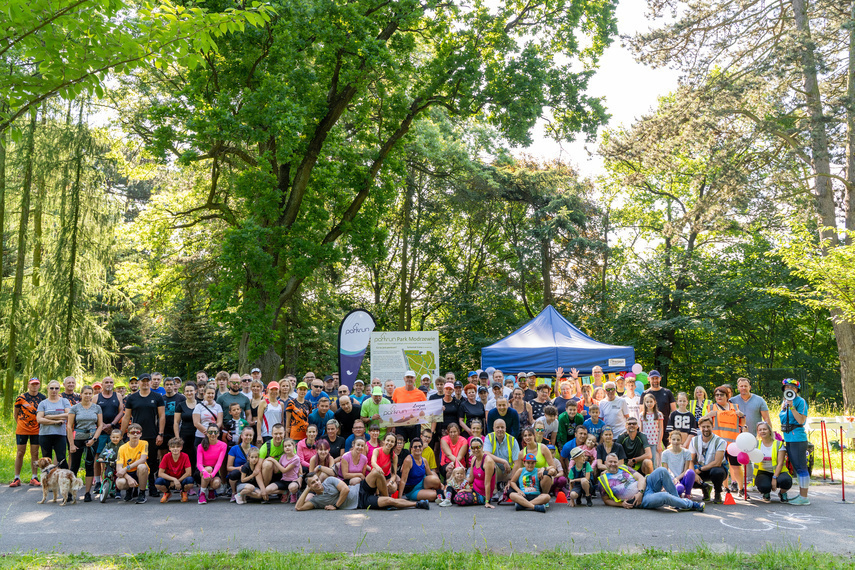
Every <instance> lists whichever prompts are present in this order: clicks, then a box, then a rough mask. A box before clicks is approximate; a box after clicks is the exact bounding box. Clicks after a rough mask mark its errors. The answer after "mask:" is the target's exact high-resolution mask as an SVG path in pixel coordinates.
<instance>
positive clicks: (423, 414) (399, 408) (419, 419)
mask: <svg viewBox="0 0 855 570" xmlns="http://www.w3.org/2000/svg"><path fill="white" fill-rule="evenodd" d="M431 422H442V399H437V400H428V401H426V402H410V403H408V404H380V427H395V426H412V425H416V424H429V423H431Z"/></svg>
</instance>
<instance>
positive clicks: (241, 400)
mask: <svg viewBox="0 0 855 570" xmlns="http://www.w3.org/2000/svg"><path fill="white" fill-rule="evenodd" d="M235 402H237V403H238V404H240V410H241V417H243V418H244V419H246V414H248V413H249V412H250V411H251V410H252V405H251V404H250V401H249V398H247V397H246V396H245V395H244V394H243V393H242V392H238V393H237V394H232V393H231V392H226V393H224V394H220V397H219V398H217V403H218V404H219V405H220V406H221V407H222V408H223V413H224V414H226V415H228V413H229V407H230V406H231V405H232V404H233V403H235Z"/></svg>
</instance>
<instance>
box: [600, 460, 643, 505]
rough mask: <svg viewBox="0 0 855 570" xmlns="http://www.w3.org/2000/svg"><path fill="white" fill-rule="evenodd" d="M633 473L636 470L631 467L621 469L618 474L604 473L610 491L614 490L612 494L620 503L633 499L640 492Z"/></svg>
mask: <svg viewBox="0 0 855 570" xmlns="http://www.w3.org/2000/svg"><path fill="white" fill-rule="evenodd" d="M625 470H626V471H625ZM633 473H635V470H633V469H632V468H631V467H622V468H619V469H618V470H617V473H609V472H608V471H605V472H604V473H603V475H604V476H605V478H606V480H607V481H608V484H609V489H611V490H612V494H614V496H615V498H616V499H617V500H618V501H626V500H628V499H631V498H632V497H633V496H634V495H635V494H636V493H637V492H638V481H636V480H635V477H633V475H632V474H633ZM637 506H641V505H637Z"/></svg>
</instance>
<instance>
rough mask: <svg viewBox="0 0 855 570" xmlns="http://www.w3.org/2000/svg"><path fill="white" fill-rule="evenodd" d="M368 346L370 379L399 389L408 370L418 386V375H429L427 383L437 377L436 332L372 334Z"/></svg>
mask: <svg viewBox="0 0 855 570" xmlns="http://www.w3.org/2000/svg"><path fill="white" fill-rule="evenodd" d="M370 346H371V348H370V350H371V378H380V380H382V381H383V382H386V380H392V381H394V382H395V384H396V385H398V386H403V385H404V373H405V372H406V371H407V370H412V371H414V372H415V373H416V386H418V385H419V381H420V379H421V377H422V374H430V377H431V379H434V378H436V377H437V376H439V332H438V331H420V332H407V331H386V332H376V331H375V332H372V333H371V345H370ZM431 384H433V382H431Z"/></svg>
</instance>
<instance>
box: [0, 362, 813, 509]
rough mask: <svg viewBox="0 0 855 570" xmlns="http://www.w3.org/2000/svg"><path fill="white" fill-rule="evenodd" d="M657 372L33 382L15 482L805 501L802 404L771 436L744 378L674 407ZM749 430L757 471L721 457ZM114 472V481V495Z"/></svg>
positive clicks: (315, 494)
mask: <svg viewBox="0 0 855 570" xmlns="http://www.w3.org/2000/svg"><path fill="white" fill-rule="evenodd" d="M648 378H649V381H650V386H649V387H648V388H646V389H644V390H640V389H639V388H641V386H640V385H637V383H636V381H635V380H634V379H633V378H631V377H630V378H626V377H624V376H623V375H617V376H616V378H615V380H607V377H606V375H604V374H603V371H602V369H601V368H600V367H594V369H593V371H592V372H591V375H590V378H586V379H583V378H581V377H580V376H579V373H578V371H577V370H575V369H571V370H570V373H569V374H568V375H565V374H564V370H563V369H561V368H559V369H557V370H556V371H555V376H554V380H553V378H546V379H544V378H539V377H538V375H537V374H535V373H534V372H528V373H519V374H517V375H510V374H505V373H503V372H502V371H500V370H493V369H489V368H488V369H487V370H484V371H481V370H478V371H473V372H470V373H469V374H468V375H467V379H466V382H465V383H464V382H463V381H461V380H458V379H457V377H456V375H455V374H454V373H452V372H449V373H447V374H446V375H445V376H442V377H437V378H431V376H429V375H427V374H424V375H422V377H421V378H420V379H419V380H418V381H417V379H416V374H415V373H414V372H413V371H408V372H407V373H406V374H405V376H404V378H403V385H402V386H397V385H396V383H395V382H393V381H389V380H387V381H386V382H383V381H382V380H381V379H379V378H374V379H372V380H371V382H370V385H368V386H366V385H365V383H364V382H363V381H362V380H356V381H355V382H354V384H353V387H352V388H350V387H348V386H346V385H342V384H340V383H339V379H338V376H337V375H336V374H331V375H329V376H326V377H324V378H320V377H316V376H315V375H314V374H313V373H312V372H308V373H306V374H305V375H303V377H302V378H301V379H299V380H298V378H297V377H296V376H294V375H287V376H285V377H284V378H282V379H281V380H279V381H271V382H268V383H266V384H265V382H264V381H263V380H262V378H261V371H260V370H259V369H257V368H255V369H253V370H252V372H251V373H250V374H245V375H240V374H229V373H227V372H218V373H217V374H216V375H215V376H214V378H209V377H208V375H207V373H206V372H204V371H200V372H198V373H197V374H196V378H195V380H192V381H183V380H182V379H181V378H178V377H164V376H163V375H162V374H160V373H158V372H154V373H152V374H143V375H141V376H140V377H139V378H136V377H134V378H131V379H130V380H129V381H128V385H127V387H124V386H122V387H117V386H116V385H115V381H114V380H113V378H110V377H107V378H104V379H103V380H102V381H101V382H98V383H95V384H94V385H92V386H89V385H86V386H83V387H82V388H81V389H80V391H79V392H77V391H76V389H77V382H76V380H75V378H73V377H68V378H65V379H64V380H63V382H62V383H60V382H59V381H56V380H53V381H50V382H49V383H48V385H47V390H46V394H45V393H43V392H42V391H41V390H40V388H41V382H40V380H39V379H37V378H33V379H31V380H30V381H29V384H28V390H27V391H26V392H24V393H23V394H21V395H20V396H18V398H17V399H16V401H15V417H16V420H17V424H16V438H17V456H16V461H15V477H14V480H13V481H12V483H11V485H10V486H11V487H20V486H22V485H24V481H28V483H27V484H28V485H30V486H39V485H40V482H39V472H38V471H37V467H36V461H37V459H38V458H39V457H47V458H50V459H51V460H52V461H53V463H54V464H55V465H57V466H59V467H63V468H69V469H71V470H72V471H73V472H74V473H79V472H80V471H81V470H83V474H84V477H85V484H84V489H83V492H84V497H83V500H84V502H90V501H92V497H93V495H100V494H104V495H105V496H104V499H106V498H113V497H112V495H110V496H109V497H108V496H107V493H108V492H109V493H112V494H115V498H116V499H120V500H124V501H128V502H136V503H145V502H146V501H147V499H148V498H158V497H159V498H160V502H161V503H166V502H168V501H170V500H171V499H173V497H174V500H175V501H178V502H188V501H190V500H193V501H195V502H197V503H198V504H205V503H207V502H210V501H213V500H217V499H221V500H229V501H232V502H235V503H237V504H239V505H243V504H246V503H249V502H260V503H270V502H272V501H276V502H281V503H290V504H294V505H295V507H296V510H298V511H302V510H310V509H315V508H317V509H326V510H335V509H364V508H375V509H377V508H381V509H386V508H409V507H413V508H421V509H429V508H430V503H431V502H434V503H436V504H438V505H439V506H441V507H447V506H451V505H458V506H475V505H477V506H483V507H484V508H495V506H496V505H514V506H515V507H516V509H517V510H532V511H536V512H541V513H545V512H547V509H548V508H549V506H550V505H551V504H553V503H555V502H556V500H558V502H562V503H563V502H565V500H566V502H567V503H569V505H570V506H571V507H575V506H582V505H584V506H587V507H591V506H592V505H593V499H594V498H595V497H596V496H597V495H599V497H600V498H601V500H602V502H603V503H605V504H606V505H609V506H619V507H622V508H658V507H662V506H670V507H674V508H676V509H678V510H698V511H702V510H703V509H704V506H705V503H706V502H710V501H712V502H713V503H721V502H722V501H723V497H722V495H723V494H724V493H727V492H732V493H736V494H737V495H738V496H739V497H741V498H743V499H747V498H748V493H749V489H748V485H747V483H749V484H750V483H753V485H754V486H755V487H756V489H757V491H758V492H759V493H760V495H761V496H762V499H763V500H765V501H770V500H772V494H773V493H774V494H776V495H777V497H778V500H780V501H782V502H789V504H792V505H807V504H810V502H809V500H808V498H807V492H808V487H809V485H810V477H809V472H808V469H807V462H806V451H807V449H806V448H807V435H806V433H805V430H804V424H805V422H806V419H807V414H808V407H807V403H806V402H805V400H804V399H803V398H802V397H800V396H798V395H796V397H795V398H792V399H786V398H784V399H783V400H782V402H781V404H780V409H779V418H780V425H781V431H782V432H783V434H782V435H778V434H776V433H775V432H774V430H773V427H772V424H771V419H770V414H769V408H768V405H767V403H766V401H765V400H764V399H763V398H761V397H760V396H758V395H757V394H753V393H752V392H751V384H750V382H749V380H748V379H746V378H739V379H738V380H737V382H736V393H734V392H733V389H732V388H731V386H729V385H722V386H717V387H716V388H715V389H714V390H713V398H712V399H709V398H708V397H707V391H706V389H705V388H703V387H701V386H698V387H697V388H696V389H695V390H694V392H693V394H692V396H693V398H692V399H689V396H688V395H687V394H686V393H684V392H680V393H678V394H677V395H676V397H675V395H674V394H673V393H672V392H671V391H670V390H668V389H667V388H665V387H663V386H662V385H661V376H660V374H659V373H658V372H657V371H655V370H652V371H650V372H649V373H648ZM583 380H587V382H585V381H583ZM639 384H640V383H639ZM799 387H800V386H799V383H798V382H797V381H795V380H792V379H786V380H784V382H783V385H782V389H792V390H794V391H795V392H796V393H798V390H799ZM426 400H440V401H441V405H442V418H441V421H435V422H431V423H427V424H417V425H402V426H396V427H389V426H388V424H386V423H383V422H381V416H380V406H382V405H384V404H389V403H396V404H407V403H413V402H420V401H426ZM436 419H437V420H439V418H438V417H437V418H436ZM744 431H748V432H750V433H752V434H753V435H755V436H756V438H757V442H758V448H759V450H760V451H761V452H762V455H763V460H762V461H759V462H757V463H756V464H754V465H753V468H752V465H750V464H749V465H743V464H741V463H740V462H739V461H738V460H737V457H736V456H734V455H732V454H731V453H730V451H729V447H728V446H729V444H730V443H733V442H735V441H736V438H737V436H738V435H739V434H740V433H742V432H744ZM28 447H29V449H28ZM28 451H29V455H30V460H31V472H30V473H29V474H23V476H24V477H25V479H24V480H22V479H21V477H22V471H23V467H24V459H25V457H26V455H27V452H28ZM755 455H756V452H755ZM757 458H759V455H757ZM27 475H29V476H28V477H27ZM108 478H109V481H110V482H111V483H113V485H110V486H106V485H103V483H104V482H106V481H107V480H108ZM793 484H797V485H798V493H797V494H795V495H793V494H792V487H793ZM104 489H109V491H105V490H104ZM99 498H100V497H99Z"/></svg>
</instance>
